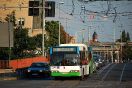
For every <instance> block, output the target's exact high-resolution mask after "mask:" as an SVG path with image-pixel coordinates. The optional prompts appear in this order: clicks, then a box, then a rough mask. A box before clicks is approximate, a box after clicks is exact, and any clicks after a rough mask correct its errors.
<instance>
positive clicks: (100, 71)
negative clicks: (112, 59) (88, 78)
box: [98, 63, 112, 74]
mask: <svg viewBox="0 0 132 88" xmlns="http://www.w3.org/2000/svg"><path fill="white" fill-rule="evenodd" d="M111 64H112V63H110V64H108V65H106V66H105V67H103V68H102V69H101V70H99V72H98V74H101V73H102V72H103V71H104V70H105V69H106V68H108V67H109V66H110V65H111Z"/></svg>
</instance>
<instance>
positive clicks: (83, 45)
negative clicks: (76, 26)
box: [60, 44, 88, 50]
mask: <svg viewBox="0 0 132 88" xmlns="http://www.w3.org/2000/svg"><path fill="white" fill-rule="evenodd" d="M60 46H77V47H79V50H84V48H85V50H88V49H87V48H88V47H87V45H85V44H60Z"/></svg>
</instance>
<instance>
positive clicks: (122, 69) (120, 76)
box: [120, 64, 126, 82]
mask: <svg viewBox="0 0 132 88" xmlns="http://www.w3.org/2000/svg"><path fill="white" fill-rule="evenodd" d="M125 67H126V64H125V65H124V67H123V69H122V72H121V76H120V82H121V80H122V77H123V73H124V69H125Z"/></svg>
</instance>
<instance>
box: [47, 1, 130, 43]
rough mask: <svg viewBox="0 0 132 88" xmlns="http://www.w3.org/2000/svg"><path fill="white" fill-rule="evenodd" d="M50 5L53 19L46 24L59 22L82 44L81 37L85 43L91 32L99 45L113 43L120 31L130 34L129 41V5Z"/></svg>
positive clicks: (102, 3)
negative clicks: (53, 11) (52, 10)
mask: <svg viewBox="0 0 132 88" xmlns="http://www.w3.org/2000/svg"><path fill="white" fill-rule="evenodd" d="M52 1H55V2H56V8H55V9H56V12H55V17H51V18H49V17H48V18H46V20H57V21H60V22H61V25H62V26H64V29H65V31H66V32H67V33H69V34H70V35H72V36H75V35H77V41H78V42H81V41H82V37H83V36H82V33H84V40H85V41H87V40H88V38H90V39H91V38H92V34H93V32H94V31H95V32H96V33H97V34H98V41H100V42H113V41H115V40H116V39H119V38H120V34H121V31H122V30H125V31H126V32H129V35H130V38H131V41H132V9H131V8H132V1H110V2H107V1H94V2H85V3H83V2H79V1H78V0H52ZM80 1H81V0H80ZM60 2H63V4H62V3H61V4H59V3H60ZM84 7H85V10H84ZM71 14H72V15H71Z"/></svg>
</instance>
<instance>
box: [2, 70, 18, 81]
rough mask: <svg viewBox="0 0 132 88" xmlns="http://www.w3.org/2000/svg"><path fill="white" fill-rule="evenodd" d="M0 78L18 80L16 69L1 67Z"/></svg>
mask: <svg viewBox="0 0 132 88" xmlns="http://www.w3.org/2000/svg"><path fill="white" fill-rule="evenodd" d="M0 80H17V77H16V73H15V71H14V70H12V69H0Z"/></svg>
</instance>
